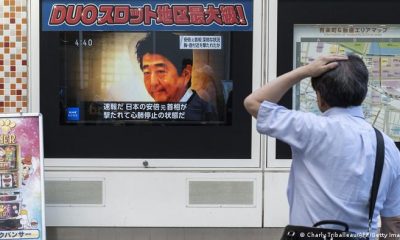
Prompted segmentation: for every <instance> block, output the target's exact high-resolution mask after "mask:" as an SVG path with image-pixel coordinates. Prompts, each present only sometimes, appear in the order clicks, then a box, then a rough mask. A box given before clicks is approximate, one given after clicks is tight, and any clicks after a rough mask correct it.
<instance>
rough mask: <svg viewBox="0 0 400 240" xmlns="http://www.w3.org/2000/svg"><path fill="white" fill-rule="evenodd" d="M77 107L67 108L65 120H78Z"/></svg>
mask: <svg viewBox="0 0 400 240" xmlns="http://www.w3.org/2000/svg"><path fill="white" fill-rule="evenodd" d="M79 120H80V115H79V108H77V107H69V108H67V121H79Z"/></svg>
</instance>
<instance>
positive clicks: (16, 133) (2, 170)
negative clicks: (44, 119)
mask: <svg viewBox="0 0 400 240" xmlns="http://www.w3.org/2000/svg"><path fill="white" fill-rule="evenodd" d="M40 125H41V119H40V116H38V115H37V116H31V115H29V116H26V115H23V116H22V115H18V116H15V117H14V116H12V117H4V116H0V239H45V230H44V229H45V224H44V213H43V212H44V201H43V199H44V195H43V169H42V167H43V158H42V150H41V145H42V143H41V140H42V139H41V136H42V133H41V127H40Z"/></svg>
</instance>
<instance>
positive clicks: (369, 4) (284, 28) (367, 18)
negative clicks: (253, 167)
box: [275, 0, 400, 159]
mask: <svg viewBox="0 0 400 240" xmlns="http://www.w3.org/2000/svg"><path fill="white" fill-rule="evenodd" d="M361 6H362V7H361ZM397 9H400V1H395V0H382V1H373V0H350V1H348V0H324V1H319V0H278V29H277V32H278V34H277V75H278V76H279V75H282V74H284V73H286V72H289V71H291V70H292V69H293V41H294V38H293V34H294V25H295V24H399V23H400V18H399V15H398V11H397ZM292 101H293V92H292V90H290V91H288V92H287V93H286V94H285V95H284V97H283V98H282V100H281V101H280V104H282V105H283V106H285V107H287V108H292ZM276 141H277V142H276V156H275V157H276V159H291V158H292V153H291V149H290V147H289V145H287V144H286V143H284V142H282V141H279V140H276ZM396 146H397V147H398V148H399V149H400V142H396Z"/></svg>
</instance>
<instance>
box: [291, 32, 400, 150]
mask: <svg viewBox="0 0 400 240" xmlns="http://www.w3.org/2000/svg"><path fill="white" fill-rule="evenodd" d="M374 28H376V29H380V32H377V31H378V30H376V31H375V32H373V30H372V29H374ZM327 29H329V31H328V32H327ZM338 29H340V30H341V31H340V32H339V31H338ZM343 29H348V31H347V32H345V33H344V32H343V31H344V30H343ZM349 29H353V32H349V31H350V30H349ZM355 29H358V32H355V31H356V30H355ZM361 29H362V30H363V31H362V30H361ZM367 29H369V31H368V32H367ZM296 30H297V31H296ZM334 30H336V31H334ZM396 32H397V33H398V34H397V37H398V38H396V37H395V36H396V34H393V33H396ZM307 33H311V34H309V35H314V36H312V37H310V36H307ZM386 33H388V34H386ZM385 34H386V35H388V36H385ZM377 35H378V36H377ZM294 49H295V54H294V55H295V59H294V67H299V66H302V65H305V64H308V63H309V62H311V61H313V60H314V59H315V58H317V57H318V56H321V55H329V54H346V53H353V54H356V55H358V56H360V57H361V58H362V59H363V60H364V62H365V64H366V66H367V68H368V71H369V84H368V85H369V86H368V93H367V97H366V99H365V101H364V103H363V110H364V115H365V118H366V120H367V121H368V122H369V123H371V124H372V125H373V126H375V127H376V128H377V129H380V130H382V131H383V132H385V133H386V134H387V135H389V136H390V137H391V138H393V140H394V141H396V142H399V141H400V31H398V27H393V26H383V27H382V25H359V26H353V25H350V26H349V25H335V26H332V25H329V26H324V25H318V26H307V25H306V26H304V25H300V26H299V27H298V28H297V29H296V27H295V46H294ZM293 92H294V98H293V99H294V106H295V108H296V109H298V110H301V111H307V112H314V113H317V114H320V111H319V109H318V105H317V101H316V94H315V92H314V90H313V88H312V86H311V80H310V79H305V80H303V81H302V82H301V83H300V84H298V85H297V86H296V87H295V89H294V91H293Z"/></svg>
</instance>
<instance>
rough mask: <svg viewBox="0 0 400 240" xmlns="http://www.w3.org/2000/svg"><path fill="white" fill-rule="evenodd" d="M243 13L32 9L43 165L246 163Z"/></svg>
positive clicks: (248, 44) (135, 6) (73, 5)
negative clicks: (74, 161)
mask: <svg viewBox="0 0 400 240" xmlns="http://www.w3.org/2000/svg"><path fill="white" fill-rule="evenodd" d="M253 4H254V3H253V0H241V1H234V0H212V1H205V0H201V1H188V0H174V1H161V0H152V1H148V0H147V1H146V0H137V1H136V0H135V1H130V0H118V1H115V0H97V1H89V0H83V1H80V2H79V3H77V2H76V1H70V0H61V1H58V0H57V1H56V0H42V1H41V31H40V111H41V112H42V114H43V116H44V117H43V124H44V143H45V144H44V146H45V151H44V152H45V157H47V158H66V159H68V158H91V159H97V158H111V159H120V158H129V159H134V158H136V159H227V160H228V161H229V159H251V157H252V156H251V152H252V151H251V141H252V120H251V116H250V115H249V114H248V113H247V112H246V110H245V109H244V107H243V99H244V98H245V97H246V96H247V95H248V94H249V93H250V92H251V90H252V84H253ZM257 74H258V73H257Z"/></svg>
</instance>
